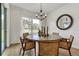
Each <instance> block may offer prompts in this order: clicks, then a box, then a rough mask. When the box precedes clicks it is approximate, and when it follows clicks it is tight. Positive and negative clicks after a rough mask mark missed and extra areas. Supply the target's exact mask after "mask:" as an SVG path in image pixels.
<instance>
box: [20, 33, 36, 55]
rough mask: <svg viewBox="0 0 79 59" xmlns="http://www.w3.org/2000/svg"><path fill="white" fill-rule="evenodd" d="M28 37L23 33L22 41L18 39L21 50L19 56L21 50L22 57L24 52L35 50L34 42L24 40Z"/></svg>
mask: <svg viewBox="0 0 79 59" xmlns="http://www.w3.org/2000/svg"><path fill="white" fill-rule="evenodd" d="M28 35H29V34H28V33H23V39H22V38H21V37H20V42H21V48H20V53H19V55H20V54H21V50H23V53H22V55H24V53H25V51H27V50H31V49H33V48H34V49H35V42H34V41H31V40H29V39H28V38H26V37H27V36H28Z"/></svg>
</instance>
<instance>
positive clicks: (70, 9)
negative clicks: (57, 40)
mask: <svg viewBox="0 0 79 59" xmlns="http://www.w3.org/2000/svg"><path fill="white" fill-rule="evenodd" d="M78 6H79V4H68V5H65V6H63V7H61V8H59V9H58V10H55V11H54V12H51V13H50V15H49V16H48V20H47V25H48V27H49V33H50V34H51V33H52V32H59V33H60V35H61V36H63V37H69V35H70V34H72V35H74V41H73V45H72V47H74V48H78V49H79V7H78ZM62 14H70V15H71V16H72V17H73V21H74V22H73V25H72V27H71V28H69V29H68V30H59V29H58V28H57V26H56V20H57V18H58V17H59V16H60V15H62Z"/></svg>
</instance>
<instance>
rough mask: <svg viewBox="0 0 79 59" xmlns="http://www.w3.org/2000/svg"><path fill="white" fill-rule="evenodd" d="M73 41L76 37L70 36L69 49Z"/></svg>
mask: <svg viewBox="0 0 79 59" xmlns="http://www.w3.org/2000/svg"><path fill="white" fill-rule="evenodd" d="M73 40H74V36H73V35H70V38H69V48H71V46H72V42H73Z"/></svg>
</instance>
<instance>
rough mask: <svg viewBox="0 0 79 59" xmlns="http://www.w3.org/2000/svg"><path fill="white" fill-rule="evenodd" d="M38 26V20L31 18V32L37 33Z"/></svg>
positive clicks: (39, 25)
mask: <svg viewBox="0 0 79 59" xmlns="http://www.w3.org/2000/svg"><path fill="white" fill-rule="evenodd" d="M40 27H41V24H40V20H38V19H33V24H32V31H33V34H38V31H39V29H40Z"/></svg>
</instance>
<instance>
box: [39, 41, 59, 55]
mask: <svg viewBox="0 0 79 59" xmlns="http://www.w3.org/2000/svg"><path fill="white" fill-rule="evenodd" d="M58 54H59V40H44V41H39V56H58Z"/></svg>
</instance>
